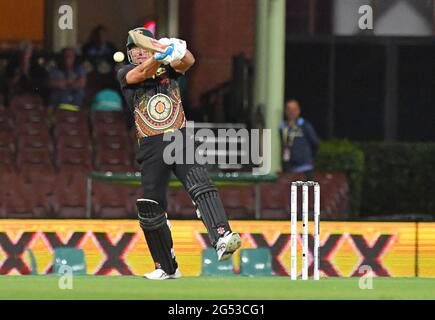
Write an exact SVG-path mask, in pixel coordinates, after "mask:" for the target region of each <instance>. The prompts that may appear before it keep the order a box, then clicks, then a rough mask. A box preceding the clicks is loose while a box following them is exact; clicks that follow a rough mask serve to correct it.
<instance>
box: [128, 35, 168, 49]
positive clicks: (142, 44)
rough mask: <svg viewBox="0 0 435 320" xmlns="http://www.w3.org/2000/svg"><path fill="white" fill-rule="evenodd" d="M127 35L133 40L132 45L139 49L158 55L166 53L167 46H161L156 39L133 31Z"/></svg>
mask: <svg viewBox="0 0 435 320" xmlns="http://www.w3.org/2000/svg"><path fill="white" fill-rule="evenodd" d="M128 34H129V35H130V37H131V38H132V39H133V42H134V44H135V45H136V46H138V47H139V48H142V49H145V50H149V51H152V52H159V53H163V52H165V51H166V48H167V46H165V45H162V44H161V43H160V42H158V41H157V40H156V39H153V38H150V37H147V36H145V35H143V34H142V33H140V32H137V31H134V30H130V31H129V32H128Z"/></svg>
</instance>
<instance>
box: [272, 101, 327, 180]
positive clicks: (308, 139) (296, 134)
mask: <svg viewBox="0 0 435 320" xmlns="http://www.w3.org/2000/svg"><path fill="white" fill-rule="evenodd" d="M285 113H286V120H284V121H283V122H282V124H281V126H280V128H279V132H280V137H281V150H282V153H281V154H282V165H283V171H284V172H293V173H304V174H305V178H306V180H312V179H313V171H314V157H315V155H316V153H317V151H318V148H319V142H320V141H319V138H318V136H317V133H316V131H315V130H314V128H313V126H312V125H311V124H310V123H309V122H308V121H307V120H305V119H304V118H302V117H301V116H300V114H301V108H300V105H299V102H298V101H297V100H294V99H291V100H288V101H287V103H286V107H285Z"/></svg>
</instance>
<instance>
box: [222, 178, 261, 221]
mask: <svg viewBox="0 0 435 320" xmlns="http://www.w3.org/2000/svg"><path fill="white" fill-rule="evenodd" d="M219 193H220V195H221V198H222V199H223V203H224V205H225V209H226V211H227V214H228V217H229V218H230V219H242V220H243V219H245V220H246V219H248V220H249V219H251V220H253V219H255V198H254V188H253V187H252V186H248V187H243V188H221V189H220V190H219Z"/></svg>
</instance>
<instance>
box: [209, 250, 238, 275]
mask: <svg viewBox="0 0 435 320" xmlns="http://www.w3.org/2000/svg"><path fill="white" fill-rule="evenodd" d="M201 275H203V276H233V275H234V265H233V258H232V257H231V259H228V260H224V261H218V258H217V254H216V250H215V249H214V248H206V249H204V250H202V272H201Z"/></svg>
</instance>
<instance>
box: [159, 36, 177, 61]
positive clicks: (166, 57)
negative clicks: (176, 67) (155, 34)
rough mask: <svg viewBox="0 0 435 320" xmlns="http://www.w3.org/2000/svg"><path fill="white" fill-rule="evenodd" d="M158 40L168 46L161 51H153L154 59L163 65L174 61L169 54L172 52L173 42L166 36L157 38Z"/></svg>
mask: <svg viewBox="0 0 435 320" xmlns="http://www.w3.org/2000/svg"><path fill="white" fill-rule="evenodd" d="M159 42H160V43H161V44H163V45H166V46H168V48H167V49H166V51H165V52H163V53H155V54H154V59H155V60H156V61H158V62H161V63H162V64H164V65H168V64H170V63H171V62H172V61H174V60H173V58H172V56H171V55H172V54H173V53H174V44H173V43H172V42H171V41H170V39H168V38H162V39H160V40H159Z"/></svg>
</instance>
